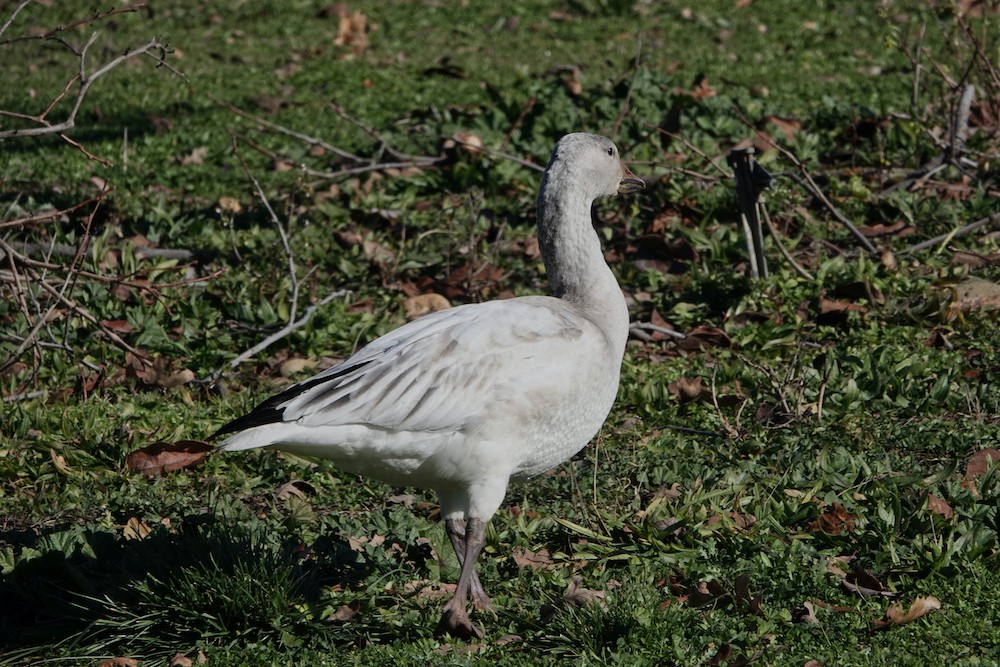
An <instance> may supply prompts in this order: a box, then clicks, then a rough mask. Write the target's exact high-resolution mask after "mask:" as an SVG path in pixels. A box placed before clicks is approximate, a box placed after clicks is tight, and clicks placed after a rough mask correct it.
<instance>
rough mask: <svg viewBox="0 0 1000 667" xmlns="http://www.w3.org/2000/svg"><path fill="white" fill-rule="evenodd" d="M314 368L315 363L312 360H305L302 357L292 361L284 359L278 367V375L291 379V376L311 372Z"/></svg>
mask: <svg viewBox="0 0 1000 667" xmlns="http://www.w3.org/2000/svg"><path fill="white" fill-rule="evenodd" d="M314 368H316V362H315V361H314V360H312V359H305V358H303V357H295V358H293V359H285V360H284V361H283V362H281V365H280V366H278V374H280V375H281V377H283V378H287V377H291V376H293V375H298V374H299V373H301V372H302V371H305V370H312V369H314Z"/></svg>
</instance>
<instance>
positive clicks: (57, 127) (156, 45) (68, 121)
mask: <svg viewBox="0 0 1000 667" xmlns="http://www.w3.org/2000/svg"><path fill="white" fill-rule="evenodd" d="M90 44H91V42H88V43H87V45H86V46H85V47H84V49H83V50H82V51H81V52H80V53H78V54H77V55H78V57H79V58H80V85H79V87H78V88H77V91H76V99H75V100H74V101H73V106H72V107H71V108H70V110H69V113H68V114H67V116H66V118H64V119H63V120H62V121H61V122H59V123H51V122H49V121H48V120H47V119H46V118H45V114H46V113H48V110H46V111H45V112H43V113H42V114H41V115H39V116H35V117H33V118H31V120H33V121H35V122H37V123H39V124H40V126H39V127H29V128H17V129H13V130H3V131H0V139H9V138H12V137H35V136H40V135H43V134H62V133H63V132H66V131H67V130H71V129H73V128H74V127H75V126H76V116H77V113H79V111H80V107H81V106H83V100H84V99H85V98H86V97H87V93H88V92H89V91H90V87H91V86H92V85H94V82H96V81H97V80H98V79H100V78H101V77H102V76H104V75H105V74H107V73H108V72H110V71H111V70H112V69H114V68H115V67H118V66H119V65H121V64H122V63H124V62H126V61H128V60H131V59H133V58H135V57H137V56H141V55H148V54H149V53H150V52H151V51H161V52H162V51H165V50H166V48H167V47H166V44H163V43H161V42H160V41H159V40H156V39H154V40H152V41H150V42H148V43H147V44H144V45H142V46H140V47H139V48H137V49H135V50H132V51H126V52H125V53H123V54H122V55H120V56H118V57H117V58H114V59H112V60H110V61H108V62H107V63H105V64H104V65H103V66H102V67H100V68H99V69H98V70H97V71H95V72H93V73H92V74H90V75H89V76H87V75H86V74H85V73H84V66H85V58H86V49H87V47H89V46H90ZM151 57H153V56H151ZM154 58H155V57H154ZM155 59H156V60H162V58H155ZM71 82H72V80H71ZM3 115H10V114H3ZM64 138H65V137H64Z"/></svg>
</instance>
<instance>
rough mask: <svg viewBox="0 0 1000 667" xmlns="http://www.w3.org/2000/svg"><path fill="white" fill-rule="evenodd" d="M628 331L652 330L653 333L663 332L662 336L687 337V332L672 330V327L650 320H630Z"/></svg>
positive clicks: (682, 338)
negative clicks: (659, 324) (662, 325)
mask: <svg viewBox="0 0 1000 667" xmlns="http://www.w3.org/2000/svg"><path fill="white" fill-rule="evenodd" d="M629 331H631V332H632V333H635V332H638V331H652V332H653V333H659V334H663V335H664V336H669V337H670V338H673V339H675V340H684V339H685V338H687V334H685V333H681V332H680V331H674V330H673V329H668V328H666V327H661V326H658V325H656V324H653V323H652V322H632V323H631V324H630V325H629Z"/></svg>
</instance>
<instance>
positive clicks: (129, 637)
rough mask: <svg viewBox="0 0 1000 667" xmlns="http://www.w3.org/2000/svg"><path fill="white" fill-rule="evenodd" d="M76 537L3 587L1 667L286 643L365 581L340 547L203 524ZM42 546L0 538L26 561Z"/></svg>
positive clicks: (13, 574)
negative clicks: (329, 599)
mask: <svg viewBox="0 0 1000 667" xmlns="http://www.w3.org/2000/svg"><path fill="white" fill-rule="evenodd" d="M74 537H75V539H73V540H72V544H71V545H69V546H68V547H66V548H65V549H63V550H57V549H52V550H49V551H48V552H47V553H44V554H43V555H41V556H38V557H36V558H31V559H28V560H24V561H22V562H20V563H18V564H17V565H16V566H15V567H14V568H13V570H12V571H10V572H9V573H7V574H6V575H4V577H3V578H2V580H0V664H22V663H21V662H19V661H22V660H27V661H29V662H30V659H31V658H32V657H34V658H37V657H39V656H49V655H57V654H61V653H63V652H64V651H67V650H72V651H74V653H76V654H77V655H79V654H100V653H104V654H120V655H129V654H133V655H134V654H135V653H136V652H139V653H142V652H148V651H150V650H154V651H156V650H161V649H162V650H166V649H165V648H164V647H171V648H172V649H173V650H174V651H175V652H176V649H183V648H185V647H190V646H193V645H194V644H195V643H196V642H205V641H218V642H219V643H224V644H229V643H231V642H233V641H238V640H240V639H241V638H253V639H254V640H255V641H261V640H264V641H268V640H271V641H274V642H275V643H283V642H287V641H288V640H289V638H291V637H295V636H301V634H303V633H302V631H303V630H305V627H304V626H308V625H310V624H311V620H310V618H309V617H308V616H307V611H306V610H307V609H309V607H310V603H312V602H315V601H316V600H317V598H318V596H319V593H320V591H321V588H322V587H323V586H324V585H330V584H332V583H340V584H343V585H345V586H350V585H351V584H354V583H356V582H358V581H359V580H361V579H363V578H364V577H365V576H366V574H367V572H366V571H365V567H366V566H365V565H364V564H363V563H359V562H358V559H357V554H356V553H355V552H353V551H351V549H350V546H349V545H348V544H347V543H346V542H343V541H338V540H328V541H326V540H325V541H323V542H322V543H320V544H318V545H316V551H310V550H306V549H304V548H302V547H301V545H299V544H297V543H284V544H278V543H276V540H275V539H274V538H270V537H269V536H268V534H267V533H266V532H265V531H264V530H263V529H262V528H248V527H246V526H230V525H224V524H221V523H216V521H215V519H214V518H213V517H211V516H202V517H196V518H194V519H193V520H189V521H187V522H186V523H185V525H184V529H183V530H181V531H180V532H179V533H171V532H169V531H168V530H167V529H165V528H157V529H154V530H153V531H152V532H151V533H150V534H148V535H146V536H144V537H143V538H142V539H131V540H130V539H125V540H122V539H121V538H120V536H119V535H117V534H115V533H112V532H100V531H94V530H85V529H82V528H81V529H80V532H79V533H78V534H77V535H76V536H74ZM43 539H51V536H50V538H44V537H42V538H40V537H37V536H34V534H33V533H30V534H29V533H25V532H24V531H17V532H16V533H14V532H12V533H3V534H0V540H3V541H4V542H6V543H8V544H18V545H23V546H24V547H26V548H28V549H33V548H35V547H36V546H39V542H40V541H41V540H43ZM23 664H28V663H27V662H25V663H23Z"/></svg>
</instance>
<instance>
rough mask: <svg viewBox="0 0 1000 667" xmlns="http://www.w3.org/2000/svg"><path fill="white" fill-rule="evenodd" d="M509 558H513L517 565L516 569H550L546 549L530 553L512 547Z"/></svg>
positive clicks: (522, 548) (549, 559)
mask: <svg viewBox="0 0 1000 667" xmlns="http://www.w3.org/2000/svg"><path fill="white" fill-rule="evenodd" d="M511 556H512V557H513V558H514V562H515V563H517V566H518V567H529V568H531V569H532V570H550V569H552V565H553V563H552V558H551V556H549V551H548V549H542V550H541V551H537V552H536V551H531V550H529V549H525V548H524V547H514V550H513V551H512V552H511Z"/></svg>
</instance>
